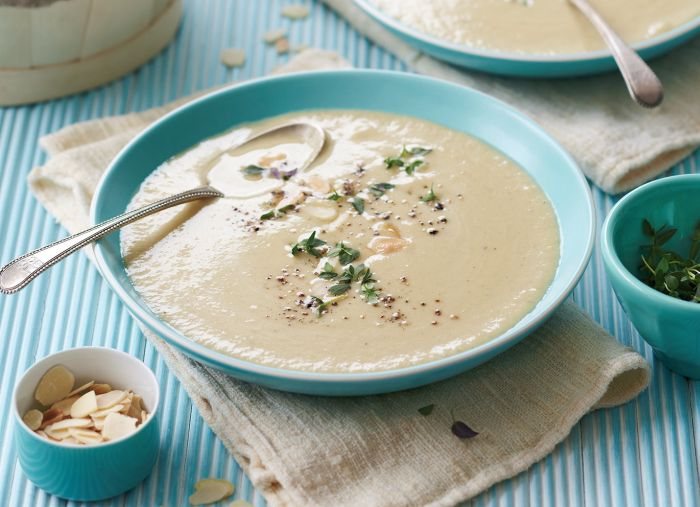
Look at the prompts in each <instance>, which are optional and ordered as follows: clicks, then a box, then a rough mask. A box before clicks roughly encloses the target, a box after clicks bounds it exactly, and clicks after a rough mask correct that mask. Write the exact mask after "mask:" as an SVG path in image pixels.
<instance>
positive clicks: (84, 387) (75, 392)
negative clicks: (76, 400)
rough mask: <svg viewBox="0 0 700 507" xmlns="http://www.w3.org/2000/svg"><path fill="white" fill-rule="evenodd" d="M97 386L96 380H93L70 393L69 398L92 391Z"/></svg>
mask: <svg viewBox="0 0 700 507" xmlns="http://www.w3.org/2000/svg"><path fill="white" fill-rule="evenodd" d="M94 384H95V381H94V380H91V381H90V382H88V383H87V384H83V385H82V386H80V387H78V388H77V389H73V390H72V391H71V392H70V393H68V396H69V397H70V396H75V395H76V394H80V393H82V392H83V391H87V390H88V389H90V388H91V387H92V386H93V385H94Z"/></svg>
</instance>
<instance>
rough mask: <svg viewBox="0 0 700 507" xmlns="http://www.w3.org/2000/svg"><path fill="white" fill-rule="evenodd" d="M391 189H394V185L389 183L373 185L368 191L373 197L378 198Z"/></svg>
mask: <svg viewBox="0 0 700 507" xmlns="http://www.w3.org/2000/svg"><path fill="white" fill-rule="evenodd" d="M392 188H394V185H392V184H391V183H375V184H374V185H370V186H369V189H368V190H369V191H370V192H371V193H372V195H373V196H374V197H376V198H380V197H381V196H383V195H384V194H386V193H387V192H388V191H389V190H391V189H392Z"/></svg>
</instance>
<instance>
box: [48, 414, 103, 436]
mask: <svg viewBox="0 0 700 507" xmlns="http://www.w3.org/2000/svg"><path fill="white" fill-rule="evenodd" d="M88 426H92V419H89V418H87V417H85V418H80V419H63V420H62V421H58V422H56V423H53V424H52V425H50V426H47V427H46V430H45V431H46V432H47V433H48V432H49V430H51V431H60V430H64V429H68V428H87V427H88Z"/></svg>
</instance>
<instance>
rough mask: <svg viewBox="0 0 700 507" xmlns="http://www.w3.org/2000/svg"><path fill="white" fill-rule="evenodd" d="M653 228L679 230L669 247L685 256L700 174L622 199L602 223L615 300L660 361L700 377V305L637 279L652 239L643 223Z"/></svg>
mask: <svg viewBox="0 0 700 507" xmlns="http://www.w3.org/2000/svg"><path fill="white" fill-rule="evenodd" d="M645 218H646V219H648V220H649V221H650V222H651V224H652V225H653V226H654V227H655V228H660V227H661V226H662V225H664V224H669V225H672V226H673V227H677V228H678V232H677V233H676V235H675V237H673V238H672V239H671V241H670V242H669V243H667V245H664V246H668V247H669V248H671V249H673V250H676V251H678V252H679V253H684V254H686V255H687V253H688V249H689V247H690V236H691V234H692V231H693V230H694V229H695V226H696V225H697V224H698V222H700V174H689V175H684V176H673V177H669V178H663V179H660V180H656V181H653V182H651V183H647V184H646V185H643V186H641V187H639V188H638V189H636V190H634V191H632V192H630V193H629V194H627V195H626V196H625V197H623V198H622V199H621V200H620V201H619V202H618V203H617V204H616V205H615V207H614V208H613V209H612V211H611V212H610V215H608V218H607V219H606V220H605V223H604V225H603V233H602V239H601V248H602V253H603V261H604V262H605V270H606V272H607V274H608V278H609V279H610V283H611V284H612V286H613V289H615V293H616V294H617V298H618V300H619V301H620V304H621V305H622V308H624V310H625V312H627V316H628V317H629V318H630V320H631V321H632V324H634V326H635V327H636V328H637V330H638V331H639V334H640V335H642V338H644V340H646V342H647V343H648V344H649V345H651V348H652V349H653V350H654V354H655V355H656V357H658V358H659V360H661V362H662V363H664V364H665V365H666V366H668V368H670V369H671V370H673V371H675V372H677V373H680V374H681V375H685V376H686V377H690V378H692V379H700V304H698V303H691V302H688V301H682V300H679V299H676V298H672V297H670V296H667V295H665V294H662V293H661V292H658V291H656V290H655V289H652V288H651V287H649V286H647V285H646V284H644V283H643V282H641V281H640V280H639V278H637V275H638V273H639V265H640V263H641V257H640V255H641V251H640V249H639V248H640V245H643V244H648V243H649V240H648V238H646V237H645V236H644V234H643V232H642V220H644V219H645Z"/></svg>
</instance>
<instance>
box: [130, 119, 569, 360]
mask: <svg viewBox="0 0 700 507" xmlns="http://www.w3.org/2000/svg"><path fill="white" fill-rule="evenodd" d="M291 119H295V120H302V121H308V122H313V123H315V124H317V125H319V126H321V127H323V129H324V130H325V131H326V133H327V137H328V141H327V144H326V146H325V148H324V150H323V151H322V153H321V156H320V158H319V159H317V161H316V162H315V163H314V164H313V165H312V166H311V167H310V168H309V169H307V170H306V171H303V172H300V171H296V167H297V166H298V163H299V161H301V160H303V159H304V157H305V156H306V154H307V153H306V151H307V148H306V147H305V146H304V145H303V144H302V143H300V140H299V139H295V138H293V137H290V134H288V133H287V134H285V136H284V137H283V136H277V137H276V138H264V139H261V140H259V141H256V142H254V143H251V144H249V145H247V146H244V147H243V148H239V149H233V150H232V149H230V148H231V146H233V145H235V144H236V142H237V140H240V139H244V138H246V137H248V136H249V135H250V133H251V132H256V131H260V130H262V129H267V128H269V127H271V126H274V125H279V124H282V123H284V122H289V121H290V120H291ZM207 178H209V180H210V181H211V183H212V185H214V186H216V187H217V188H220V189H222V190H224V191H225V192H226V194H227V195H228V197H227V198H225V199H216V200H211V201H208V202H205V203H198V204H196V203H193V204H189V205H185V206H182V207H180V208H175V209H173V210H168V211H166V212H163V213H161V214H157V215H154V216H152V217H149V218H147V219H145V220H143V221H141V222H137V223H135V224H133V225H131V226H129V227H127V228H126V229H124V230H123V232H122V235H121V238H122V250H123V255H124V257H125V261H126V265H127V269H128V274H129V276H130V277H131V279H132V281H133V283H134V285H135V287H136V289H137V290H138V291H139V292H140V294H141V295H142V296H143V298H144V300H145V301H146V302H147V303H148V304H149V305H150V307H151V308H152V309H153V311H154V312H155V313H157V314H158V315H159V316H160V317H162V319H163V320H165V321H166V322H168V323H170V324H171V325H172V326H173V327H175V328H176V329H178V330H180V331H181V332H182V333H184V334H185V335H186V336H188V337H189V338H191V339H192V340H194V341H196V342H198V343H200V344H202V345H205V346H207V347H209V348H212V349H215V350H217V351H220V352H223V353H225V354H229V355H231V356H234V357H237V358H240V359H244V360H247V361H252V362H255V363H259V364H264V365H268V366H274V367H280V368H287V369H296V370H304V371H316V372H369V371H380V370H388V369H393V368H399V367H405V366H409V365H414V364H419V363H424V362H427V361H431V360H435V359H438V358H442V357H446V356H449V355H453V354H455V353H458V352H461V351H464V350H467V349H469V348H472V347H474V346H476V345H479V344H482V343H484V342H487V341H488V340H490V339H492V338H493V337H495V336H497V335H499V334H501V333H503V332H504V331H506V330H507V329H508V328H510V327H512V326H513V325H514V324H515V323H516V322H517V321H518V320H520V319H521V318H522V317H523V316H524V315H526V314H527V313H528V312H529V311H530V310H531V309H532V308H533V307H534V306H535V305H536V304H537V302H538V301H539V300H540V299H541V298H542V296H543V294H544V293H545V291H546V290H547V287H548V286H549V284H550V282H551V280H552V278H553V275H554V272H555V270H556V267H557V264H558V259H559V233H558V224H557V221H556V217H555V214H554V212H553V209H552V207H551V204H550V203H549V201H548V199H547V198H546V196H545V195H544V193H543V192H542V190H541V189H540V188H539V187H538V186H537V185H536V184H535V183H534V181H533V180H532V179H531V178H530V176H529V175H527V174H526V173H525V172H524V171H523V170H521V169H520V168H519V167H518V166H517V165H516V164H514V163H513V162H512V161H510V160H509V159H508V158H506V157H504V156H503V155H501V154H500V153H499V152H497V151H495V150H494V149H492V148H490V147H489V146H487V145H486V144H484V143H482V142H480V141H477V140H476V139H474V138H472V137H469V136H467V135H465V134H462V133H459V132H456V131H453V130H450V129H448V128H445V127H442V126H438V125H436V124H433V123H428V122H425V121H421V120H418V119H414V118H408V117H401V116H392V115H387V114H382V113H375V112H364V111H321V112H306V113H303V114H299V113H297V114H293V115H288V116H282V117H278V118H273V119H270V120H268V121H264V122H261V123H256V124H253V125H249V126H246V127H242V128H239V129H237V130H234V131H232V132H229V133H226V134H223V135H221V136H219V137H216V138H213V139H210V140H207V141H205V142H203V143H201V144H200V145H198V146H196V147H194V148H192V149H190V150H189V151H187V152H185V153H183V154H181V155H179V156H177V157H175V158H173V159H171V160H169V161H168V162H166V163H165V164H163V165H162V166H161V167H159V168H158V169H157V170H156V171H155V172H154V173H153V174H152V175H151V176H150V177H149V178H148V179H147V180H146V181H145V182H144V183H143V185H142V187H141V189H140V190H139V192H138V193H137V194H136V196H135V197H134V198H133V201H132V203H131V206H132V207H135V206H141V205H143V204H146V203H149V202H152V201H153V200H155V199H158V198H161V197H164V196H167V195H169V194H173V193H176V192H179V191H183V190H185V189H188V188H192V187H195V186H197V185H200V184H201V183H202V182H204V181H205V180H206V179H207Z"/></svg>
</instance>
